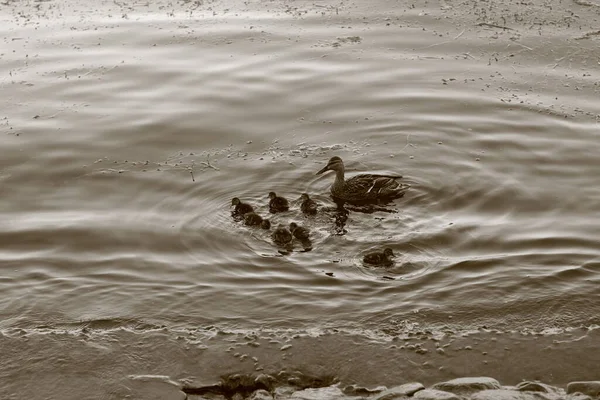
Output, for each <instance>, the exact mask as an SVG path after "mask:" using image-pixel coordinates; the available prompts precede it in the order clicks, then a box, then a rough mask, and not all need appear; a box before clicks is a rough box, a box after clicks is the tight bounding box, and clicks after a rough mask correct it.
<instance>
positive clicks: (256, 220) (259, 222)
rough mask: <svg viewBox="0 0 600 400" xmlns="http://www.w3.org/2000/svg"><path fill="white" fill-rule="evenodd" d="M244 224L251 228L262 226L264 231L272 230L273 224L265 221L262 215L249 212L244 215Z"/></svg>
mask: <svg viewBox="0 0 600 400" xmlns="http://www.w3.org/2000/svg"><path fill="white" fill-rule="evenodd" d="M244 224H246V225H250V226H260V227H261V228H263V229H270V228H271V222H269V220H268V219H263V218H262V217H261V216H260V215H258V214H257V213H255V212H249V213H246V214H244Z"/></svg>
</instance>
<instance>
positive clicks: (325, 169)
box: [315, 165, 329, 175]
mask: <svg viewBox="0 0 600 400" xmlns="http://www.w3.org/2000/svg"><path fill="white" fill-rule="evenodd" d="M325 171H329V165H326V166H324V167H323V169H322V170H320V171H319V172H317V173H316V174H315V175H321V174H322V173H323V172H325Z"/></svg>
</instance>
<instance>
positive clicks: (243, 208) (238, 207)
mask: <svg viewBox="0 0 600 400" xmlns="http://www.w3.org/2000/svg"><path fill="white" fill-rule="evenodd" d="M231 205H232V206H235V209H234V210H233V213H234V214H238V215H244V214H246V213H250V212H254V208H252V206H251V205H250V204H248V203H242V201H241V200H240V199H239V198H237V197H234V198H233V199H232V200H231Z"/></svg>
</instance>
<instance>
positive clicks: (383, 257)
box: [363, 247, 394, 267]
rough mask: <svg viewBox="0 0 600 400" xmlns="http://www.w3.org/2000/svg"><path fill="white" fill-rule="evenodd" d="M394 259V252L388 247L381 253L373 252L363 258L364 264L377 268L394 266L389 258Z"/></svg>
mask: <svg viewBox="0 0 600 400" xmlns="http://www.w3.org/2000/svg"><path fill="white" fill-rule="evenodd" d="M392 257H394V252H393V251H392V249H390V248H389V247H386V248H385V249H383V252H378V251H374V252H372V253H368V254H366V255H365V256H364V257H363V261H364V262H365V264H371V265H375V266H379V267H389V266H391V265H393V264H394V261H392V260H391V258H392Z"/></svg>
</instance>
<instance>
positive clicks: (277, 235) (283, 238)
mask: <svg viewBox="0 0 600 400" xmlns="http://www.w3.org/2000/svg"><path fill="white" fill-rule="evenodd" d="M271 238H272V239H273V241H274V242H275V243H276V244H278V245H282V246H283V245H286V244H288V243H290V242H291V241H292V233H291V232H290V231H289V230H288V229H287V228H286V227H285V226H283V225H279V226H278V227H277V229H275V232H273V234H272V235H271Z"/></svg>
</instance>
